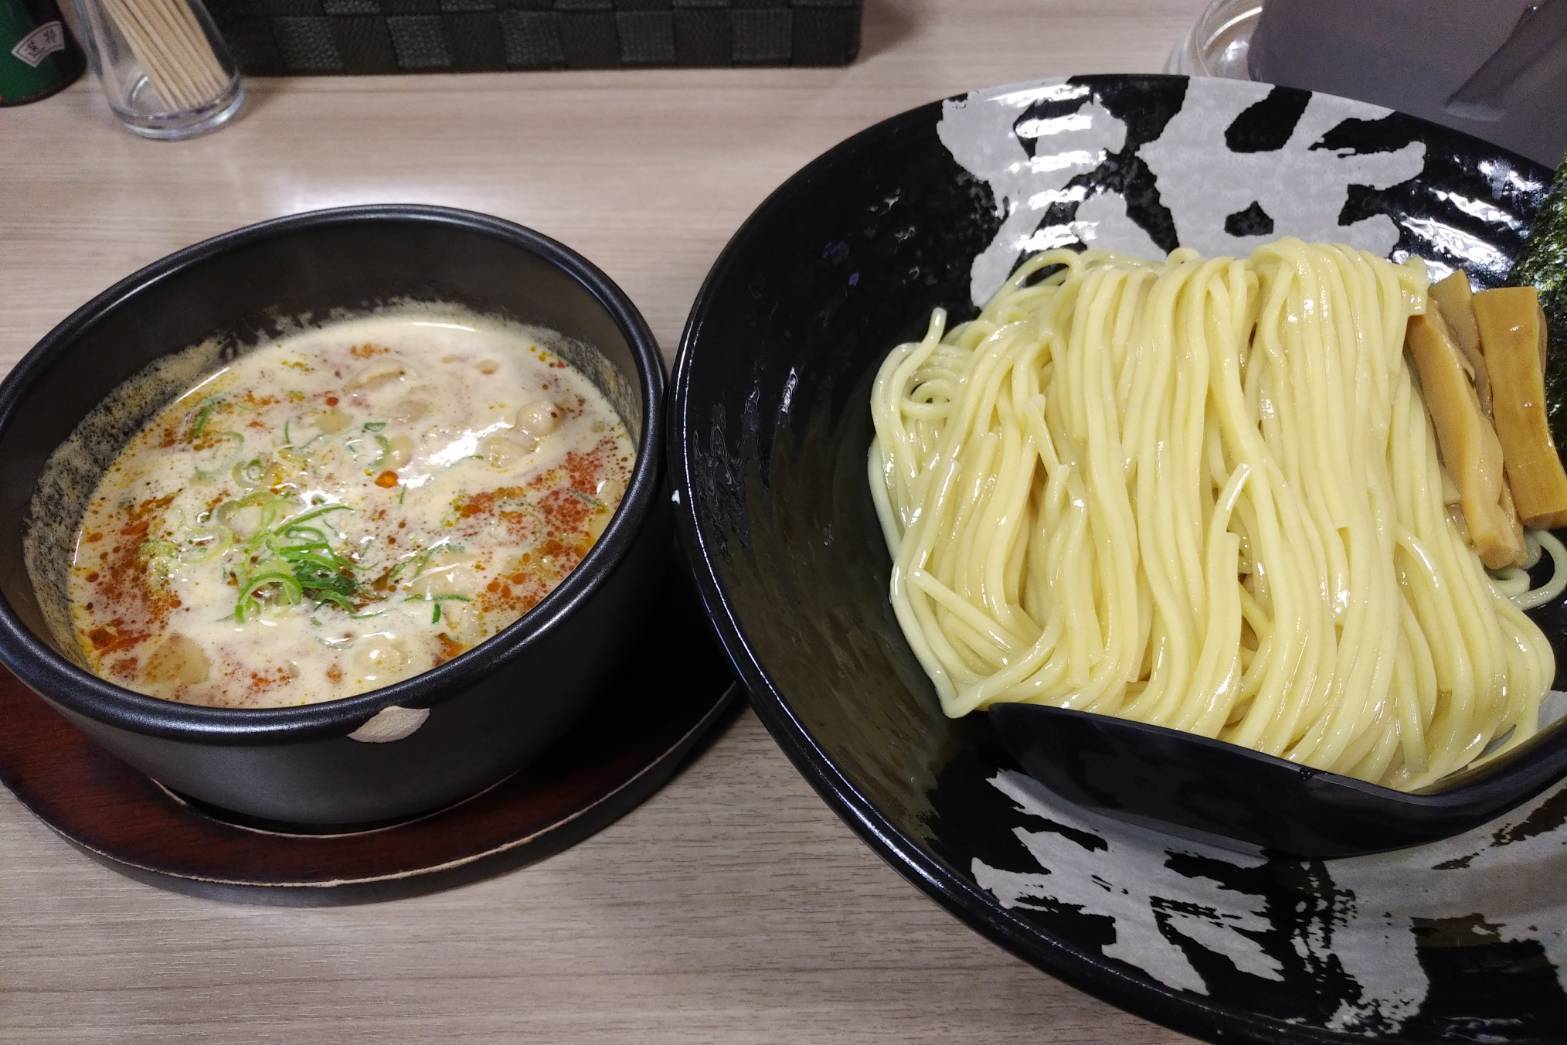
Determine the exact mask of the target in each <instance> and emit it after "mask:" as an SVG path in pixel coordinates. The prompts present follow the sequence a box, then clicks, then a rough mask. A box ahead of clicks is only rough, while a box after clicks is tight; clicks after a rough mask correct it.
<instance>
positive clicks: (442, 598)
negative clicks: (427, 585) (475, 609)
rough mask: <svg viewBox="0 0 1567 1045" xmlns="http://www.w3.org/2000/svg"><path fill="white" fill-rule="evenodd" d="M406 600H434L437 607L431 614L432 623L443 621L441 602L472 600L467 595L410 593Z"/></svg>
mask: <svg viewBox="0 0 1567 1045" xmlns="http://www.w3.org/2000/svg"><path fill="white" fill-rule="evenodd" d="M403 601H404V602H433V603H434V604H435V609H434V610H433V611H432V612H431V614H430V623H431V624H439V623H441V603H443V602H472V601H473V600H472V599H470V598H469V597H468V596H466V595H410V596H408V598H406V599H404V600H403Z"/></svg>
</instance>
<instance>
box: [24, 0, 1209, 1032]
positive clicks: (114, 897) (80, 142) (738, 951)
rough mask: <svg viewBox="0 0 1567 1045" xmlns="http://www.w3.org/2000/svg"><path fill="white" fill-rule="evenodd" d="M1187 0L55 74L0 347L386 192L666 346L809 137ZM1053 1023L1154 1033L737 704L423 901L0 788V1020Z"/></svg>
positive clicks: (1106, 34) (185, 1025) (1050, 68)
mask: <svg viewBox="0 0 1567 1045" xmlns="http://www.w3.org/2000/svg"><path fill="white" fill-rule="evenodd" d="M1202 5H1203V0H988V2H967V0H947V2H944V3H938V2H936V0H903V2H897V0H881V2H878V0H868V2H867V4H866V7H867V12H866V22H865V47H864V51H863V54H862V57H861V58H860V60H859V61H858V62H856V63H855V64H854V65H852V66H850V67H848V68H844V69H819V70H806V69H795V70H791V69H776V70H775V69H749V70H710V71H678V70H649V71H642V72H603V73H540V74H507V75H472V76H440V77H389V78H370V79H325V78H323V79H290V80H261V81H253V82H252V83H251V84H250V90H251V104H250V107H249V109H248V111H247V112H246V113H245V114H244V116H243V118H242V119H240V120H239V121H238V122H237V123H235V124H233V125H232V126H230V127H228V128H226V129H224V130H222V131H221V132H219V133H218V134H215V135H212V136H210V137H207V138H203V139H199V140H196V141H192V142H187V143H182V144H157V143H151V142H145V141H140V140H138V139H135V138H133V137H131V136H130V135H128V134H125V133H124V132H122V131H120V130H118V129H116V128H115V127H114V126H113V125H112V124H111V122H110V119H109V116H108V112H107V110H106V108H105V107H104V105H103V102H102V99H101V98H100V97H99V95H98V93H97V91H96V89H95V88H94V87H93V86H92V85H91V84H90V83H83V84H81V85H78V86H77V87H74V88H72V89H71V90H69V91H67V92H66V93H64V94H62V95H59V96H57V97H55V98H52V99H49V100H47V101H44V102H41V103H38V104H35V105H31V106H26V107H23V108H20V109H5V110H0V368H4V367H9V366H10V365H11V364H12V363H14V361H15V360H16V359H17V357H19V356H20V355H21V354H22V353H23V352H25V351H26V350H27V349H28V348H29V347H30V346H31V345H32V344H33V342H34V341H35V340H37V339H38V338H39V337H40V336H41V335H42V334H44V333H45V332H46V331H47V330H48V329H49V328H50V327H51V326H53V325H54V324H55V323H56V322H58V321H59V320H60V319H61V318H63V317H64V316H65V315H66V314H67V313H68V312H69V311H70V310H71V309H73V308H75V307H76V306H77V305H79V304H80V303H82V302H83V301H85V300H87V298H89V297H90V296H92V295H93V294H94V293H96V292H97V291H99V290H101V289H103V288H104V287H106V286H108V285H109V284H110V283H112V282H114V281H115V280H116V279H118V278H120V277H121V276H124V275H126V274H127V273H129V272H131V271H132V270H133V269H135V268H137V267H139V266H141V265H143V264H146V263H147V262H149V261H152V260H154V259H156V258H158V257H160V256H162V255H163V254H166V253H168V252H169V251H172V250H174V249H175V248H177V247H180V246H183V245H185V244H188V243H191V242H194V241H196V240H199V239H202V238H204V237H206V236H210V235H212V234H214V233H217V232H220V231H223V230H225V229H230V228H234V227H236V226H239V225H243V224H246V223H249V222H253V221H257V220H259V219H262V218H268V217H273V216H276V215H281V214H287V213H290V212H294V211H301V210H307V209H312V208H317V207H327V206H333V205H337V204H348V203H370V202H378V201H418V202H427V203H440V204H450V205H454V206H458V207H469V208H473V209H475V210H481V211H487V212H490V213H493V214H496V215H499V216H501V217H504V218H509V219H512V220H515V221H519V222H522V223H524V224H527V225H531V226H533V227H535V228H537V229H540V230H542V231H544V232H546V233H548V234H550V235H553V236H555V237H557V238H559V239H561V240H563V241H565V242H566V243H568V244H570V245H572V246H573V247H575V248H577V249H578V250H580V251H582V252H583V253H584V254H586V255H587V256H588V257H589V258H591V259H593V260H594V261H595V262H597V263H598V264H599V265H600V266H602V267H603V268H604V269H605V270H606V271H607V272H608V273H609V274H610V276H611V277H613V278H614V279H615V280H617V281H618V282H619V283H620V284H621V285H622V286H623V287H624V288H625V289H626V291H628V292H629V293H630V295H631V297H632V298H633V299H634V300H635V301H637V302H638V304H639V305H640V306H641V308H642V310H643V312H644V313H645V314H646V316H647V318H648V321H649V322H650V323H651V324H652V327H653V330H654V332H655V333H656V334H657V335H658V338H659V341H660V343H661V344H662V345H663V346H664V348H665V351H666V353H668V354H671V355H672V354H673V351H674V348H675V345H676V342H677V339H678V336H679V332H680V327H681V324H682V322H683V321H684V319H685V315H686V310H687V308H688V306H689V305H690V302H691V299H692V298H693V297H694V295H695V293H696V291H697V288H698V286H699V284H700V282H701V280H702V277H703V275H704V274H705V273H706V271H707V268H708V266H709V265H710V264H711V262H712V261H713V259H714V258H715V257H716V255H717V253H718V251H719V249H720V248H721V247H722V246H723V244H724V242H725V240H726V239H727V238H728V236H729V235H730V233H731V232H733V230H734V229H735V228H736V227H737V226H738V225H739V223H740V222H741V221H742V220H743V219H744V218H745V216H746V215H747V214H748V213H749V212H750V210H751V209H752V208H753V207H754V206H755V205H756V204H757V203H759V202H760V201H761V200H762V198H763V197H764V196H765V195H766V194H767V193H768V192H769V191H770V190H771V189H772V188H773V187H775V186H776V185H777V184H778V183H779V182H781V181H782V180H783V179H784V178H786V177H787V176H788V175H789V174H790V173H792V172H793V171H794V170H796V169H797V168H798V167H800V166H801V165H802V164H804V163H805V162H806V161H807V160H809V159H810V158H811V157H813V156H815V155H816V154H817V153H819V152H821V151H822V150H823V149H825V148H827V147H829V146H831V145H832V144H834V143H835V142H837V141H839V140H840V139H842V138H844V137H847V136H848V135H850V134H852V133H854V132H855V131H857V130H859V129H861V128H862V127H865V126H867V125H868V124H870V123H872V122H874V121H876V120H879V119H881V118H882V117H885V116H889V115H891V114H893V113H896V112H898V111H900V110H902V109H905V108H908V107H910V106H913V105H916V104H919V103H921V102H924V101H928V100H930V99H933V98H937V97H940V96H942V95H946V94H950V93H953V92H957V91H961V90H964V89H967V88H970V87H977V86H982V85H985V84H991V83H1004V82H1009V81H1014V80H1023V79H1029V78H1034V77H1039V76H1046V75H1059V74H1067V73H1079V72H1113V71H1148V70H1155V69H1158V68H1160V67H1161V66H1162V65H1163V62H1164V59H1165V57H1166V55H1167V54H1168V52H1169V50H1170V48H1171V46H1172V45H1173V44H1174V43H1175V41H1176V40H1177V39H1179V38H1180V36H1181V35H1182V34H1183V33H1184V32H1185V30H1186V29H1187V28H1188V27H1189V25H1190V24H1191V22H1192V20H1193V19H1194V18H1195V17H1196V15H1197V13H1198V11H1199V9H1200V8H1201V7H1202ZM437 1038H439V1039H445V1040H449V1041H453V1042H456V1041H469V1040H482V1039H495V1038H506V1039H510V1040H515V1039H528V1040H541V1041H567V1040H569V1041H585V1040H586V1041H636V1042H641V1041H680V1042H688V1041H724V1042H730V1041H761V1040H770V1041H790V1042H804V1041H823V1042H842V1041H852V1040H866V1041H883V1040H910V1041H912V1040H925V1041H940V1042H947V1041H986V1042H994V1041H1013V1040H1018V1041H1021V1040H1033V1041H1063V1042H1065V1041H1073V1042H1116V1043H1120V1042H1156V1041H1172V1040H1176V1036H1175V1035H1173V1034H1170V1033H1169V1032H1166V1031H1163V1030H1161V1029H1159V1028H1157V1027H1155V1026H1154V1025H1152V1024H1149V1023H1146V1022H1144V1021H1142V1020H1139V1019H1136V1018H1134V1017H1131V1016H1128V1015H1124V1014H1122V1013H1120V1012H1117V1011H1116V1010H1114V1009H1111V1008H1110V1007H1108V1006H1106V1005H1104V1004H1101V1003H1100V1002H1098V1001H1095V1000H1093V999H1091V998H1089V997H1087V996H1086V995H1083V994H1080V993H1078V992H1077V991H1075V990H1073V989H1071V988H1069V987H1067V986H1065V985H1063V984H1061V983H1058V982H1057V981H1055V980H1053V979H1051V978H1050V977H1048V976H1045V975H1043V974H1042V973H1039V972H1037V971H1036V970H1034V969H1033V968H1031V967H1030V966H1027V965H1025V964H1024V963H1023V962H1021V961H1019V960H1017V959H1015V958H1013V957H1011V956H1010V955H1008V954H1006V953H1005V952H1003V951H1002V950H1000V949H999V948H997V947H995V946H993V945H991V944H990V943H989V942H987V941H986V940H984V939H982V938H981V937H979V936H978V935H976V934H975V933H973V932H971V931H970V930H968V929H967V928H965V927H964V926H963V925H962V924H960V923H959V922H958V921H956V920H955V919H954V918H952V917H951V916H950V915H948V914H946V913H945V912H943V911H941V910H940V909H938V908H937V907H936V905H935V904H933V903H932V902H930V901H929V900H927V899H926V898H925V897H924V895H923V894H921V893H920V892H919V891H918V890H916V889H915V888H914V886H912V885H910V884H908V883H907V882H905V881H904V880H903V879H902V878H901V877H899V876H898V874H897V873H896V872H894V871H893V870H892V869H891V868H890V867H888V866H887V865H885V864H884V863H883V862H882V861H881V860H880V859H879V858H878V857H876V856H875V855H874V854H873V853H872V852H871V851H870V850H869V849H868V848H866V847H865V846H864V845H862V844H861V843H860V842H859V840H858V839H857V838H855V837H854V835H853V834H852V833H851V832H850V830H849V829H848V828H847V827H846V826H845V825H844V824H842V823H841V822H840V821H839V820H838V819H837V817H835V816H834V815H833V814H832V813H831V812H830V811H829V810H828V809H827V807H826V806H825V805H824V804H823V803H822V802H821V801H820V800H819V799H818V798H817V797H816V795H815V794H814V792H812V791H811V789H810V787H809V786H808V785H807V784H806V783H805V781H804V780H803V779H802V778H801V777H800V776H799V775H798V774H797V773H796V772H795V771H794V769H793V768H792V767H791V766H790V764H789V762H788V761H787V760H786V759H785V757H784V756H783V754H782V753H781V752H780V751H779V750H778V749H777V747H775V746H774V744H773V742H772V740H771V739H770V738H769V737H768V735H767V734H766V732H765V731H764V730H763V729H762V727H761V725H760V724H759V723H758V722H757V720H756V718H755V717H754V715H752V714H751V713H750V712H749V711H747V712H746V713H744V714H743V715H742V716H741V717H740V718H739V719H738V720H736V721H735V722H734V723H733V724H732V725H731V726H730V727H729V728H728V729H727V730H726V731H725V733H724V734H723V735H722V736H720V737H719V738H718V739H717V740H716V742H715V743H714V744H713V745H712V746H711V747H709V748H708V749H707V750H706V751H705V753H703V754H702V755H701V756H700V758H698V759H697V760H696V761H695V762H694V763H693V764H691V765H690V766H688V767H687V768H686V769H685V770H684V771H683V772H682V773H681V774H680V775H679V776H678V777H677V778H676V779H675V780H674V781H673V782H672V783H671V784H670V785H669V786H668V787H667V788H666V789H665V790H663V791H662V792H661V793H659V794H658V795H656V796H655V797H654V798H653V799H652V800H650V801H649V802H648V803H647V804H645V805H644V806H642V807H641V808H639V809H637V810H636V811H635V812H633V813H631V814H630V815H629V816H627V817H626V818H625V819H623V820H621V821H619V822H618V823H616V824H615V825H613V826H612V827H610V828H609V829H607V830H605V831H604V832H602V833H601V834H599V835H597V836H595V837H594V838H592V839H590V840H589V841H587V842H585V843H583V844H581V845H579V846H577V847H575V848H574V849H571V850H569V851H568V852H566V853H564V854H562V855H559V856H556V857H554V858H552V859H550V860H547V861H545V862H543V863H540V864H536V865H534V866H532V867H529V868H526V869H523V870H520V871H516V872H513V873H511V874H507V875H504V876H502V877H499V878H495V879H491V880H489V881H486V882H483V883H481V884H478V885H472V886H468V887H465V888H461V889H456V890H453V891H450V892H446V893H441V894H437V895H433V896H429V897H425V898H421V899H414V900H405V901H399V902H396V903H391V904H381V905H373V906H366V907H350V908H336V909H326V910H284V909H275V908H250V907H242V906H232V905H225V904H220V903H214V902H208V901H203V900H196V899H190V898H186V897H181V896H176V895H173V894H169V893H165V892H163V891H160V890H157V889H153V888H150V887H148V886H144V885H138V884H135V883H133V882H131V881H129V880H127V879H124V878H121V877H119V876H118V875H116V874H115V873H113V872H111V871H109V870H107V869H105V868H103V867H101V866H99V865H98V864H96V863H94V862H92V861H90V860H88V859H87V858H85V857H83V856H81V855H80V854H78V853H77V852H76V851H75V850H74V849H72V848H71V847H70V846H69V845H67V844H66V843H65V842H63V841H61V840H60V839H59V838H57V837H56V836H55V835H54V834H52V833H51V832H50V831H49V829H48V828H46V827H44V826H43V825H42V824H40V823H38V822H36V821H35V820H34V819H33V818H32V817H31V816H29V815H28V814H27V813H26V812H25V811H24V810H23V809H22V808H21V807H20V806H19V805H17V803H16V802H15V801H14V800H12V799H11V798H10V796H9V795H8V794H5V793H4V792H0V1039H3V1040H5V1041H19V1040H28V1041H31V1040H58V1041H120V1040H125V1041H156V1042H165V1041H171V1040H176V1039H190V1040H201V1041H259V1040H268V1041H280V1042H302V1041H334V1042H349V1041H374V1042H385V1041H406V1040H422V1039H437Z"/></svg>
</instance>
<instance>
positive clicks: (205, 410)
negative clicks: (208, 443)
mask: <svg viewBox="0 0 1567 1045" xmlns="http://www.w3.org/2000/svg"><path fill="white" fill-rule="evenodd" d="M221 402H223V397H222V396H208V397H207V398H205V399H203V400H202V401H201V403H200V405H198V406H197V407H196V418H195V420H193V421H192V422H191V423H190V437H191V438H192V439H194V438H196V437H197V436H199V435H200V434H201V433H202V432H203V431H205V430H206V428H207V421H208V420H209V419H210V418H211V417H212V412H213V411H214V410H216V409H217V408H218V404H219V403H221Z"/></svg>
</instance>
